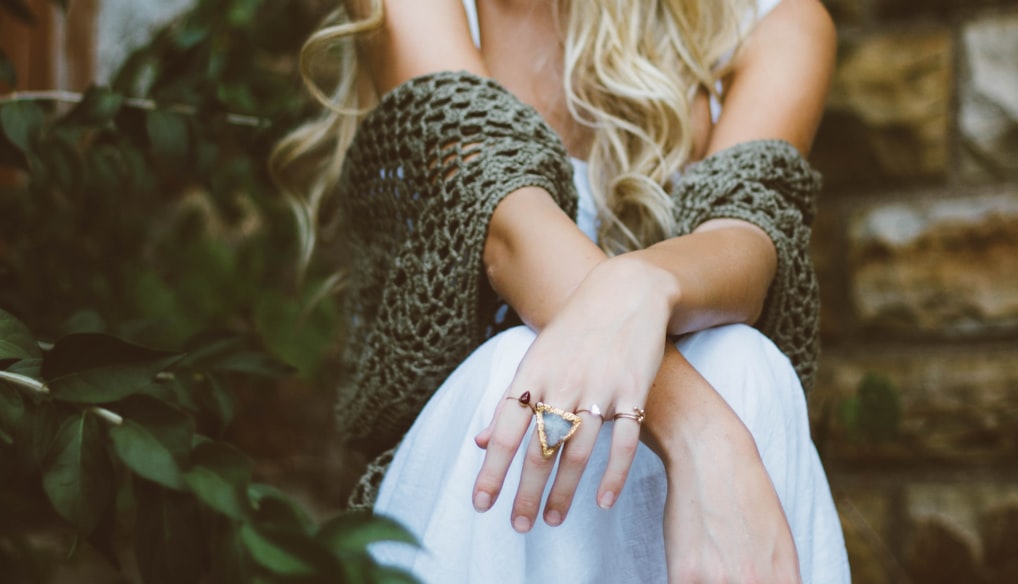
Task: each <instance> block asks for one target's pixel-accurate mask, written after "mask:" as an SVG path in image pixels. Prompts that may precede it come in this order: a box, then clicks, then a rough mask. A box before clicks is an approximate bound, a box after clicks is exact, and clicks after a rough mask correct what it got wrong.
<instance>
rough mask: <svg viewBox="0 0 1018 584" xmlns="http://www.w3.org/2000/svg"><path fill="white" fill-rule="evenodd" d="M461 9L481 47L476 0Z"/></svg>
mask: <svg viewBox="0 0 1018 584" xmlns="http://www.w3.org/2000/svg"><path fill="white" fill-rule="evenodd" d="M761 1H765V0H761ZM766 1H770V0H766ZM463 10H464V11H466V13H467V23H468V24H469V25H470V38H472V39H474V46H475V47H477V48H478V49H479V48H481V23H480V21H478V20H477V0H463Z"/></svg>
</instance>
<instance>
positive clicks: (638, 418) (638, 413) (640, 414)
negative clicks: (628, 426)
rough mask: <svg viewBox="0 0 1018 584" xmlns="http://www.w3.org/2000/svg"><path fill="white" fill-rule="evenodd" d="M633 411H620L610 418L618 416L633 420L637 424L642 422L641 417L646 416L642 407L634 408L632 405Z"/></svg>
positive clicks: (617, 417) (613, 418)
mask: <svg viewBox="0 0 1018 584" xmlns="http://www.w3.org/2000/svg"><path fill="white" fill-rule="evenodd" d="M633 412H634V413H632V414H629V413H626V412H621V413H618V414H615V415H614V416H612V420H618V419H619V418H626V419H627V420H635V421H636V423H637V424H642V423H643V419H644V418H646V417H647V416H646V414H645V413H644V411H643V408H636V407H634V408H633Z"/></svg>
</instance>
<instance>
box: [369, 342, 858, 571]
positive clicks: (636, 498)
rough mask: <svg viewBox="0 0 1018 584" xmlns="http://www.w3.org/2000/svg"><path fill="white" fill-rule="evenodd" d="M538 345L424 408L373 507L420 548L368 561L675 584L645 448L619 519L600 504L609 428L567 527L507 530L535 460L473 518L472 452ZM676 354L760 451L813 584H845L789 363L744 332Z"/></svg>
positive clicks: (658, 488) (464, 371)
mask: <svg viewBox="0 0 1018 584" xmlns="http://www.w3.org/2000/svg"><path fill="white" fill-rule="evenodd" d="M534 337H535V335H534V333H533V331H531V330H530V329H528V328H526V327H516V328H513V329H510V330H508V331H505V332H504V333H502V334H500V335H498V336H496V337H494V338H493V339H491V340H489V341H488V342H487V343H485V344H484V345H482V346H481V347H480V348H479V349H477V351H475V352H474V353H473V354H472V355H471V356H470V357H469V358H468V359H467V360H466V361H465V362H464V363H463V364H462V365H461V366H460V367H459V368H458V369H457V370H456V371H455V372H454V373H453V374H452V375H451V376H450V377H449V379H448V380H447V381H446V382H445V384H443V385H442V387H441V388H440V389H439V390H438V392H437V393H436V394H435V396H434V397H433V398H432V399H431V401H429V402H428V405H427V406H426V407H425V409H424V411H422V412H421V415H420V416H419V417H418V419H417V421H416V422H415V423H414V425H413V427H412V428H411V429H410V432H409V433H408V434H407V436H406V437H405V438H404V439H403V442H402V443H401V445H400V447H399V449H398V450H397V451H396V455H395V458H394V460H393V462H392V466H391V467H390V468H389V471H388V473H387V474H386V476H385V479H384V480H383V482H382V485H381V488H380V490H379V496H378V500H377V501H376V504H375V512H376V513H379V514H382V515H387V516H389V517H393V518H395V519H397V520H398V521H400V522H402V523H403V524H404V525H406V526H407V528H408V529H409V530H410V531H411V532H412V533H413V534H415V535H416V536H417V537H418V538H419V540H420V541H421V542H422V543H423V548H421V549H415V548H412V547H410V546H406V545H403V544H380V545H375V546H374V547H373V548H372V552H373V553H374V555H375V557H376V558H377V559H378V560H379V561H380V562H382V563H385V564H388V565H394V566H398V567H402V568H404V569H406V570H407V571H409V572H411V573H413V574H414V575H416V576H417V577H418V578H420V579H421V581H422V582H424V583H426V584H460V583H461V584H474V583H485V584H486V583H505V584H516V583H519V584H524V583H530V582H570V583H592V584H593V583H606V584H608V583H610V584H657V583H664V582H667V573H666V569H665V568H666V566H665V556H664V553H665V552H664V540H663V535H662V530H661V525H662V518H663V514H664V499H665V488H666V485H665V475H664V468H663V466H662V463H661V461H660V459H658V457H657V456H656V455H655V454H654V453H653V452H651V451H650V450H649V449H648V448H646V447H645V446H643V445H642V444H641V445H640V447H639V450H638V451H637V455H636V459H635V461H634V463H633V467H632V470H631V471H630V474H629V478H628V480H627V482H626V486H625V489H624V490H623V492H622V493H621V495H620V497H619V499H618V501H617V502H616V504H615V506H614V507H613V508H612V509H610V510H607V511H606V510H603V509H601V508H599V507H597V505H596V504H595V497H596V493H597V486H598V483H599V482H600V478H601V475H602V473H603V471H604V468H605V465H606V463H607V460H608V453H609V447H610V443H611V431H610V430H611V424H612V423H611V422H609V423H608V424H605V427H604V428H602V431H601V433H600V435H599V437H598V441H597V443H596V446H595V448H594V452H593V454H592V455H591V458H590V463H589V466H588V467H587V469H586V471H585V472H584V474H583V478H582V479H581V481H580V485H579V487H578V489H577V492H576V497H575V500H574V502H573V506H572V508H571V510H570V512H569V514H568V516H567V517H566V520H565V522H564V523H563V524H562V525H560V526H558V527H549V526H548V525H546V524H544V523H543V522H542V521H541V520H540V519H538V522H537V523H536V525H535V526H534V529H533V530H532V531H531V532H530V533H528V534H526V535H520V534H518V533H516V532H515V531H514V530H513V529H512V526H511V525H510V511H511V509H512V501H513V496H514V494H515V490H516V486H517V485H518V484H519V479H520V472H521V470H522V465H523V453H524V452H525V451H526V447H525V446H524V447H523V448H521V449H520V451H519V454H518V456H517V457H516V459H515V460H514V461H513V464H512V466H511V467H510V469H509V473H508V476H507V478H506V482H505V488H504V490H503V492H502V494H501V496H500V497H499V498H498V500H497V501H496V503H495V505H494V506H493V507H492V508H491V509H490V510H489V511H488V512H487V513H477V512H476V511H474V509H473V506H472V504H471V495H472V490H473V484H474V479H475V478H476V476H477V472H478V470H479V469H480V467H481V462H482V460H483V457H484V452H483V451H482V450H481V449H480V448H478V447H477V446H476V444H474V441H473V438H474V436H476V435H477V433H479V432H480V431H481V430H482V429H483V428H484V427H485V426H486V425H487V424H488V423H489V422H490V420H491V419H492V416H493V415H494V411H495V408H496V406H497V405H498V404H499V403H500V401H501V400H502V399H503V393H504V391H505V388H506V387H507V386H508V384H509V382H510V380H511V379H512V377H513V375H514V374H515V372H516V368H517V366H518V365H519V362H520V360H521V359H522V358H523V355H524V354H525V353H526V351H527V349H528V348H529V346H530V343H531V342H532V341H533V339H534ZM677 347H678V348H679V350H680V351H681V352H682V354H683V355H684V356H685V357H686V359H688V360H689V361H690V363H692V365H693V366H694V367H695V368H696V369H697V370H698V371H699V372H700V373H701V374H702V375H704V377H706V378H707V380H708V381H709V382H710V383H711V384H712V385H713V387H714V388H716V389H717V390H718V391H719V392H720V393H721V395H722V396H723V397H724V398H725V400H726V401H727V402H728V403H729V404H730V405H731V406H732V408H733V409H734V410H735V412H736V414H738V416H739V417H740V418H741V419H742V421H743V422H744V423H745V424H746V426H747V428H749V431H750V432H751V433H752V435H753V437H754V439H755V440H756V443H757V447H758V449H759V451H760V455H761V457H762V459H763V462H764V466H765V467H766V469H767V472H768V474H769V475H770V477H771V480H772V482H773V483H774V487H775V489H776V490H777V493H778V497H779V498H780V500H781V504H782V507H783V509H784V510H785V514H786V516H787V517H788V521H789V525H790V526H791V529H792V535H793V537H794V539H795V544H796V548H797V550H798V554H799V565H800V569H801V573H802V575H803V581H804V582H806V583H813V584H822V583H823V584H827V583H830V584H848V582H850V577H849V570H848V559H847V556H846V553H845V545H844V541H843V539H842V534H841V525H840V522H839V519H838V513H837V511H836V509H835V507H834V502H833V500H832V498H831V493H830V489H829V487H828V485H827V479H826V477H825V475H824V471H823V467H822V466H821V464H820V459H819V457H818V456H817V453H816V449H815V448H814V446H813V443H812V441H811V440H810V436H809V425H808V422H807V415H806V403H805V397H804V395H803V392H802V386H801V385H800V384H799V378H798V377H797V376H796V374H795V371H794V369H792V366H791V363H790V362H789V361H788V359H787V358H786V357H785V356H784V355H783V354H782V353H781V352H780V351H778V349H777V347H775V346H774V344H773V343H771V341H770V340H769V339H767V337H765V336H763V335H762V334H761V333H759V332H758V331H757V330H756V329H753V328H751V327H748V326H745V325H728V326H723V327H717V328H713V329H708V330H705V331H701V332H698V333H694V334H691V335H687V336H685V337H683V338H682V339H681V340H680V341H679V342H678V343H677ZM615 423H631V422H630V421H627V420H620V421H618V422H615ZM531 434H532V433H531ZM546 495H547V493H546Z"/></svg>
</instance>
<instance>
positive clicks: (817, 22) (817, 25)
mask: <svg viewBox="0 0 1018 584" xmlns="http://www.w3.org/2000/svg"><path fill="white" fill-rule="evenodd" d="M836 46H837V33H836V31H835V28H834V23H833V22H832V21H831V17H830V15H829V14H828V13H827V10H826V9H825V8H824V6H823V5H822V4H821V3H820V1H819V0H782V1H781V2H780V3H779V4H778V5H777V6H776V7H775V8H774V9H773V10H772V11H771V12H770V13H768V14H767V15H766V16H764V17H763V18H762V19H761V20H760V22H758V23H757V25H756V26H755V27H754V29H753V30H752V32H751V33H750V35H749V37H748V39H747V40H746V43H745V45H744V46H743V47H742V50H740V51H739V53H738V54H737V55H736V58H735V61H734V62H733V69H732V73H731V79H730V82H729V84H728V89H727V91H726V93H725V98H724V110H723V111H724V113H723V114H722V116H721V119H720V120H719V121H718V124H717V127H716V128H715V130H714V132H713V134H712V137H711V145H710V151H711V152H716V151H718V150H722V149H724V148H727V147H729V146H732V145H734V144H736V143H738V142H743V141H746V140H753V139H764V138H778V139H783V140H787V141H788V142H791V143H792V144H793V145H794V146H796V147H797V148H798V149H799V150H801V151H802V152H804V153H807V152H808V151H809V148H810V145H811V144H812V142H813V136H814V134H815V133H816V128H817V126H818V125H819V123H820V118H821V116H822V115H823V108H824V102H825V101H826V99H827V90H828V86H829V84H830V78H831V73H832V71H833V69H834V60H835V53H836Z"/></svg>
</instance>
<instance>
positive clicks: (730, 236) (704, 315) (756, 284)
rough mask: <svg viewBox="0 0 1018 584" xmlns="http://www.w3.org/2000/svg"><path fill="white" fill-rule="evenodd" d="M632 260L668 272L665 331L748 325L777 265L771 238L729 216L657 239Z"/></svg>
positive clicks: (678, 333)
mask: <svg viewBox="0 0 1018 584" xmlns="http://www.w3.org/2000/svg"><path fill="white" fill-rule="evenodd" d="M630 255H631V256H632V257H633V258H636V259H639V260H641V261H643V262H646V263H647V264H648V265H649V266H651V267H652V268H654V269H657V270H660V271H663V272H665V273H666V274H668V276H669V277H670V278H671V280H672V282H671V285H670V286H669V289H670V290H673V294H672V296H671V297H670V298H669V306H670V308H671V319H670V320H669V322H668V334H672V335H680V334H685V333H688V332H695V331H699V330H704V329H707V328H710V327H713V326H718V325H722V324H732V323H746V324H753V323H754V322H755V321H756V319H757V318H758V317H759V316H760V313H761V311H762V310H763V304H764V299H765V297H766V295H767V289H768V287H769V286H770V283H771V280H773V279H774V273H775V270H776V267H777V254H776V252H775V249H774V244H773V243H772V242H771V240H770V238H769V237H767V235H766V234H765V233H764V232H763V231H761V230H760V229H759V228H757V227H755V226H754V225H751V224H749V223H746V222H744V221H738V220H734V219H720V220H714V221H708V222H706V223H704V224H703V225H701V226H700V227H699V228H697V229H696V230H695V231H694V232H693V233H691V234H689V235H686V236H683V237H675V238H671V239H667V240H665V241H662V242H660V243H658V244H656V245H653V246H651V247H649V248H647V249H645V250H640V251H636V252H632V253H631V254H630Z"/></svg>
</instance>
